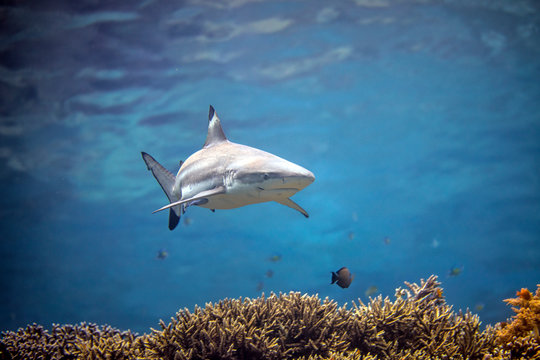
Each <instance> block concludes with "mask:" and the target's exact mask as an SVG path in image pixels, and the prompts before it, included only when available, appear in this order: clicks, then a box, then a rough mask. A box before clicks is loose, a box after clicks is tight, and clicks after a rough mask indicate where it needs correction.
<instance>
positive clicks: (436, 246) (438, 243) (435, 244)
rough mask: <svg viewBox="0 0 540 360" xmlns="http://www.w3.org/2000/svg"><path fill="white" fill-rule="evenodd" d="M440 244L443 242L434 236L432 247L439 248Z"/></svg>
mask: <svg viewBox="0 0 540 360" xmlns="http://www.w3.org/2000/svg"><path fill="white" fill-rule="evenodd" d="M440 244H441V243H440V242H439V240H438V239H437V238H433V240H431V247H432V248H434V249H436V248H438V247H439V245H440Z"/></svg>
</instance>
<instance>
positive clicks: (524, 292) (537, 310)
mask: <svg viewBox="0 0 540 360" xmlns="http://www.w3.org/2000/svg"><path fill="white" fill-rule="evenodd" d="M516 296H517V297H516V298H513V299H506V300H504V302H506V303H507V304H509V305H512V310H513V311H514V312H515V313H516V315H514V316H513V317H512V318H513V321H512V322H511V323H509V324H508V323H505V322H503V323H500V324H499V328H498V330H497V337H498V339H497V340H498V342H499V343H500V344H501V346H502V347H503V348H504V349H507V350H509V351H510V353H511V355H512V359H540V333H539V329H540V284H538V285H537V289H536V294H535V295H533V294H531V292H530V291H529V290H528V289H521V290H520V291H518V292H517V293H516Z"/></svg>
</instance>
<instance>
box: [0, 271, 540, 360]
mask: <svg viewBox="0 0 540 360" xmlns="http://www.w3.org/2000/svg"><path fill="white" fill-rule="evenodd" d="M405 284H406V288H403V289H402V288H398V289H397V290H396V294H395V300H394V301H391V300H390V299H389V298H383V297H382V296H378V297H376V298H373V299H370V302H369V303H368V304H367V305H365V304H363V303H362V302H361V301H359V303H358V304H356V303H353V306H352V308H348V307H347V306H346V305H344V306H341V307H339V306H338V305H337V303H336V302H334V301H332V300H329V299H328V298H326V299H324V300H321V299H319V297H318V296H317V295H313V296H309V295H301V294H300V293H295V292H291V293H289V294H279V295H276V294H271V295H270V296H268V297H265V296H264V295H263V296H262V297H259V298H255V299H241V298H240V299H232V300H231V299H225V300H222V301H220V302H218V303H215V304H212V303H208V304H206V306H205V307H204V308H201V307H195V310H194V311H193V312H190V311H189V310H187V309H184V310H181V311H179V312H178V313H177V314H176V316H175V317H174V318H172V319H171V322H170V323H169V324H166V323H165V322H163V321H161V322H160V325H161V330H152V333H151V334H147V335H143V336H139V337H137V336H135V335H134V334H132V333H131V332H121V331H119V330H116V329H113V328H110V327H101V328H99V327H97V326H96V325H91V324H90V325H88V324H80V325H77V326H68V325H66V326H62V327H60V326H58V325H54V326H53V329H52V331H51V332H48V331H47V330H44V329H43V328H42V327H40V326H37V325H31V326H29V327H27V328H26V329H20V330H19V331H17V332H5V333H3V338H2V339H1V340H0V360H4V359H26V358H35V359H45V360H46V359H65V360H69V359H75V358H77V359H111V360H114V359H118V360H123V359H137V358H139V359H141V358H144V359H163V360H169V359H170V360H173V359H174V360H180V359H186V360H188V359H189V360H195V359H210V360H211V359H231V360H233V359H296V360H300V359H302V360H330V359H332V360H382V359H391V360H394V359H395V360H398V359H399V360H418V359H420V360H422V359H425V360H428V359H429V360H436V359H441V360H442V359H452V360H460V359H461V360H465V359H467V360H487V359H492V360H495V359H497V360H509V359H510V351H512V354H514V353H515V354H518V353H517V352H515V351H514V350H513V348H505V347H503V346H501V345H500V344H498V343H497V342H496V339H497V336H496V329H495V328H493V327H491V326H488V327H487V328H486V329H485V330H484V331H481V330H480V320H479V318H478V316H476V315H473V314H471V313H470V312H469V311H466V312H464V313H463V312H461V311H460V312H458V313H455V312H454V311H453V310H452V307H451V306H449V305H447V304H446V302H445V300H444V296H443V290H442V288H441V287H440V283H439V282H438V281H437V277H435V276H431V277H430V278H428V279H427V280H425V281H424V280H422V281H421V283H420V285H418V284H410V283H405ZM539 289H540V287H539ZM538 291H540V290H538ZM538 291H537V294H536V296H535V297H533V296H532V295H530V296H529V295H527V293H526V292H522V293H521V295H520V296H519V298H518V299H513V300H514V301H513V302H511V301H508V302H509V303H511V304H512V305H514V306H520V309H519V310H518V309H515V311H516V312H517V313H518V315H516V319H518V318H519V319H521V318H522V317H523V316H525V315H526V319H527V321H529V320H530V319H531V316H532V315H531V312H532V313H535V311H537V310H538V307H537V305H538V303H537V302H535V301H537V300H538V295H539V294H538ZM529 294H530V293H529ZM523 309H528V310H523ZM520 314H522V315H520ZM535 314H537V312H536V313H535ZM519 321H521V322H520V324H521V325H520V326H517V325H516V326H511V325H508V326H506V327H505V328H503V329H499V333H498V334H499V339H502V338H501V334H503V333H504V332H511V329H518V328H520V329H525V328H527V329H528V330H527V331H528V332H529V335H528V336H529V337H531V336H534V335H531V334H533V332H534V323H530V322H527V321H525V320H524V319H522V320H519ZM512 331H514V330H512ZM515 331H517V330H515ZM512 336H513V337H512V338H511V339H512V340H511V341H513V344H517V343H519V344H521V345H520V346H521V348H523V346H525V345H523V339H527V338H523V337H519V338H518V337H516V336H515V335H512ZM500 341H502V342H503V343H504V342H505V340H500ZM520 341H521V342H520ZM506 345H508V344H506V343H505V346H506ZM529 345H530V344H529ZM529 345H527V346H529ZM521 348H520V349H521ZM531 349H533V350H534V349H536V350H538V345H537V343H536V345H534V344H533V345H531V346H529V347H527V352H526V353H524V352H523V351H522V352H520V353H519V356H522V355H523V354H533V355H534V354H536V353H533V352H531ZM520 351H521V350H520Z"/></svg>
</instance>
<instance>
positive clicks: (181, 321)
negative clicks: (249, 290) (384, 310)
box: [146, 293, 347, 359]
mask: <svg viewBox="0 0 540 360" xmlns="http://www.w3.org/2000/svg"><path fill="white" fill-rule="evenodd" d="M340 314H341V313H340V312H338V311H337V304H336V303H335V302H333V301H330V300H328V299H325V300H324V301H323V302H321V300H320V299H319V298H318V297H317V296H308V295H300V293H290V294H288V295H284V294H280V295H279V296H277V295H275V294H272V295H270V296H269V297H268V298H265V297H264V295H263V296H262V297H260V298H257V299H253V300H252V299H244V300H242V299H239V300H228V299H227V300H222V301H220V302H219V303H217V304H210V303H209V304H206V307H205V308H204V309H201V308H199V307H197V308H195V311H194V313H190V312H189V311H188V310H187V309H186V310H182V311H180V312H179V313H177V314H176V318H175V319H172V322H171V323H170V324H169V325H165V324H164V323H163V322H161V327H162V331H154V334H153V336H152V337H149V338H148V339H147V344H146V345H147V347H148V348H149V349H151V350H150V354H151V355H152V356H155V357H158V358H167V359H172V358H174V359H255V358H257V359H283V358H296V357H299V356H303V355H327V354H328V353H329V351H330V350H338V351H339V350H345V349H346V348H347V344H346V343H345V341H344V340H343V339H341V337H342V334H343V330H344V319H343V318H342V317H341V316H340Z"/></svg>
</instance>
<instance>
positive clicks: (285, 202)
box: [274, 198, 309, 218]
mask: <svg viewBox="0 0 540 360" xmlns="http://www.w3.org/2000/svg"><path fill="white" fill-rule="evenodd" d="M274 201H275V202H277V203H280V204H282V205H285V206H288V207H290V208H293V209H294V210H298V211H300V212H301V213H302V215H304V216H305V217H307V218H308V217H309V214H308V213H307V211H306V210H304V209H302V207H301V206H300V205H298V204H297V203H295V202H294V201H292V200H291V199H289V198H285V199H279V200H274Z"/></svg>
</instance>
